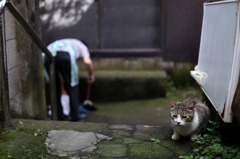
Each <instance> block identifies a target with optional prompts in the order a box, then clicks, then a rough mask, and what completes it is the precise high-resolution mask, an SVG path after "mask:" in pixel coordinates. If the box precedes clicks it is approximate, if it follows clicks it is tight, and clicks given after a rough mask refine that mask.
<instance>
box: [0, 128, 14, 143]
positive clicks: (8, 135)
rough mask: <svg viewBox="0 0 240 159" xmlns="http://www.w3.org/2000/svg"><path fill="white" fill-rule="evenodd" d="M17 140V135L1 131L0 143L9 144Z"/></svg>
mask: <svg viewBox="0 0 240 159" xmlns="http://www.w3.org/2000/svg"><path fill="white" fill-rule="evenodd" d="M14 138H15V135H14V134H12V133H10V132H7V131H1V130H0V143H1V142H7V141H9V140H12V139H14Z"/></svg>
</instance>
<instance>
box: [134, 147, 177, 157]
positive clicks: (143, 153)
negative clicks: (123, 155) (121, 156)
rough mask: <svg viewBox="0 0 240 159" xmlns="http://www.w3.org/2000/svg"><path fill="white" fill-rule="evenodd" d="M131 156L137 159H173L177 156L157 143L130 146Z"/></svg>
mask: <svg viewBox="0 0 240 159" xmlns="http://www.w3.org/2000/svg"><path fill="white" fill-rule="evenodd" d="M130 147H131V148H130V155H131V157H132V158H137V159H156V158H163V159H173V158H176V157H177V156H176V155H175V154H174V152H171V151H170V150H168V149H167V148H164V147H162V146H161V145H160V144H155V143H142V144H132V145H130Z"/></svg>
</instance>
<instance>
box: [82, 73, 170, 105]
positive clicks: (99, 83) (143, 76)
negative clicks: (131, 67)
mask: <svg viewBox="0 0 240 159" xmlns="http://www.w3.org/2000/svg"><path fill="white" fill-rule="evenodd" d="M86 76H87V75H86V73H84V72H83V73H81V72H80V99H81V100H84V99H85V97H86V90H87V84H86ZM95 78H96V81H95V83H94V84H93V85H92V90H91V99H93V100H94V101H119V100H129V99H147V98H155V97H164V96H165V94H166V82H167V76H166V73H165V72H163V71H95Z"/></svg>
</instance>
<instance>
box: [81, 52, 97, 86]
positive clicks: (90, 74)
mask: <svg viewBox="0 0 240 159" xmlns="http://www.w3.org/2000/svg"><path fill="white" fill-rule="evenodd" d="M83 62H84V63H85V64H86V66H87V71H88V79H87V80H88V83H93V82H94V81H95V77H94V73H93V63H92V60H91V58H90V57H89V56H83Z"/></svg>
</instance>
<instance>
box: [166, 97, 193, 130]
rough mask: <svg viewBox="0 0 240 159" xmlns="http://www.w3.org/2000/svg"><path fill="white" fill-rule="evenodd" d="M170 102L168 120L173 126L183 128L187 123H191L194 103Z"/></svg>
mask: <svg viewBox="0 0 240 159" xmlns="http://www.w3.org/2000/svg"><path fill="white" fill-rule="evenodd" d="M169 102H170V105H171V107H170V119H171V122H172V124H173V125H177V126H184V125H186V124H188V123H189V122H192V119H193V116H194V108H195V102H194V101H193V102H191V103H187V104H186V103H182V102H176V103H175V102H173V101H171V100H169Z"/></svg>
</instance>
